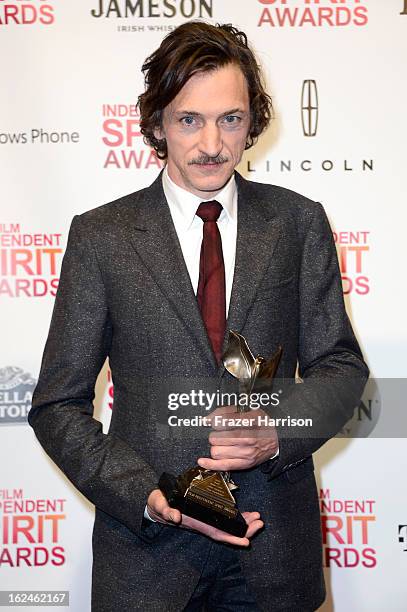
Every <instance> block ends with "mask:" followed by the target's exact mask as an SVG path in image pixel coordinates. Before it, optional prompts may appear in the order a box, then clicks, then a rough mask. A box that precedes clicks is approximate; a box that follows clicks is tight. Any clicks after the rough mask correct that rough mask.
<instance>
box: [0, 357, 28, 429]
mask: <svg viewBox="0 0 407 612" xmlns="http://www.w3.org/2000/svg"><path fill="white" fill-rule="evenodd" d="M35 385H36V380H35V378H33V377H32V376H31V374H28V373H27V372H24V370H23V369H22V368H18V367H16V366H6V367H4V368H0V424H2V425H9V424H11V423H26V422H27V415H28V411H29V410H30V408H31V400H32V394H33V391H34V387H35Z"/></svg>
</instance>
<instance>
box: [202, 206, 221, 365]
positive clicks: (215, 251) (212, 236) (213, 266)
mask: <svg viewBox="0 0 407 612" xmlns="http://www.w3.org/2000/svg"><path fill="white" fill-rule="evenodd" d="M221 212H222V206H221V205H220V204H219V202H217V201H216V200H213V201H210V202H202V203H201V204H200V205H199V207H198V210H197V211H196V214H197V215H198V217H200V218H201V219H202V221H203V222H204V226H203V238H202V246H201V257H200V260H199V282H198V291H197V299H198V304H199V308H200V310H201V315H202V319H203V322H204V323H205V327H206V331H207V333H208V337H209V340H210V342H211V345H212V349H213V352H214V354H215V357H216V360H217V362H218V363H220V359H221V357H222V345H223V338H224V336H225V328H226V290H225V265H224V263H223V252H222V240H221V237H220V232H219V228H218V224H217V223H216V221H217V219H218V217H219V215H220V213H221Z"/></svg>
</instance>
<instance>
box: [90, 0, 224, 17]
mask: <svg viewBox="0 0 407 612" xmlns="http://www.w3.org/2000/svg"><path fill="white" fill-rule="evenodd" d="M212 3H213V0H98V2H97V3H96V4H97V6H96V8H94V9H92V10H91V12H90V14H91V15H92V17H116V18H118V19H125V18H127V17H167V18H172V17H184V18H185V19H190V18H191V17H194V18H201V19H202V18H206V17H212Z"/></svg>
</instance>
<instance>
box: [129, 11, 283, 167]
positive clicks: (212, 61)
mask: <svg viewBox="0 0 407 612" xmlns="http://www.w3.org/2000/svg"><path fill="white" fill-rule="evenodd" d="M227 64H236V65H237V66H239V67H240V69H241V71H242V72H243V74H244V75H245V77H246V81H247V86H248V91H249V100H250V129H249V133H248V135H247V141H246V147H245V148H246V149H248V148H250V147H251V146H253V144H254V143H255V142H256V141H257V138H258V137H259V136H260V134H261V133H262V132H263V131H264V130H265V129H266V127H267V126H268V125H269V123H270V120H271V118H272V112H273V107H272V102H271V97H270V96H269V95H268V94H267V93H266V92H265V89H264V86H263V83H262V76H261V71H260V67H259V65H258V64H257V61H256V58H255V56H254V54H253V52H252V50H251V49H250V47H249V46H248V44H247V36H246V34H245V33H244V32H242V31H240V30H238V29H237V28H235V27H233V26H232V25H231V24H224V25H221V24H216V25H210V24H208V23H204V22H200V21H189V22H187V23H184V24H182V25H180V26H179V27H177V28H176V29H175V30H173V31H172V32H170V34H168V35H167V36H166V37H165V38H164V40H163V41H162V43H161V45H160V46H159V48H158V49H157V50H156V51H154V53H152V54H151V55H150V56H149V57H148V58H147V59H146V60H145V62H144V64H143V66H142V71H143V73H144V82H145V91H144V93H142V94H141V95H140V96H139V98H138V102H137V105H138V108H139V111H140V131H141V133H142V134H143V136H144V142H145V143H146V144H148V145H150V146H151V147H153V148H154V149H155V150H156V152H157V156H158V157H159V158H160V159H165V158H166V157H167V143H166V140H165V138H164V139H160V140H159V139H157V138H156V137H155V136H154V130H156V129H161V128H162V119H163V111H164V109H165V107H166V106H168V104H170V102H172V100H173V99H174V98H175V97H176V95H177V94H178V93H179V92H180V91H181V89H182V88H183V87H184V85H185V83H186V82H187V81H188V79H190V78H191V77H192V76H193V75H194V74H197V73H198V72H208V71H210V70H216V69H217V68H220V67H222V66H226V65H227Z"/></svg>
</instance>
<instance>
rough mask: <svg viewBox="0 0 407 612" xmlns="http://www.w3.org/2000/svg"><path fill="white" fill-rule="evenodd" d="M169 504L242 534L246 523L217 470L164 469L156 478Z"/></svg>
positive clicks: (226, 530)
mask: <svg viewBox="0 0 407 612" xmlns="http://www.w3.org/2000/svg"><path fill="white" fill-rule="evenodd" d="M158 486H159V488H160V489H161V491H162V492H163V493H164V495H165V497H166V498H167V501H168V503H169V505H170V506H171V507H172V508H177V509H178V510H179V511H180V512H182V514H186V515H187V516H190V517H191V518H194V519H197V520H198V521H202V522H203V523H206V524H207V525H211V526H212V527H217V528H218V529H221V530H222V531H225V532H226V533H230V534H231V535H234V536H238V537H239V538H242V537H244V536H245V535H246V531H247V524H246V521H245V520H244V518H243V516H242V515H241V514H240V512H239V510H238V509H237V508H236V502H235V500H234V497H233V495H232V494H231V492H230V490H229V488H228V486H227V483H226V481H225V478H224V477H223V475H222V474H221V473H219V472H212V471H210V470H205V469H203V468H200V467H195V468H191V469H190V470H187V471H186V472H184V473H183V474H181V475H180V476H178V477H175V476H173V475H172V474H168V473H167V472H164V473H163V474H162V475H161V476H160V479H159V481H158Z"/></svg>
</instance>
